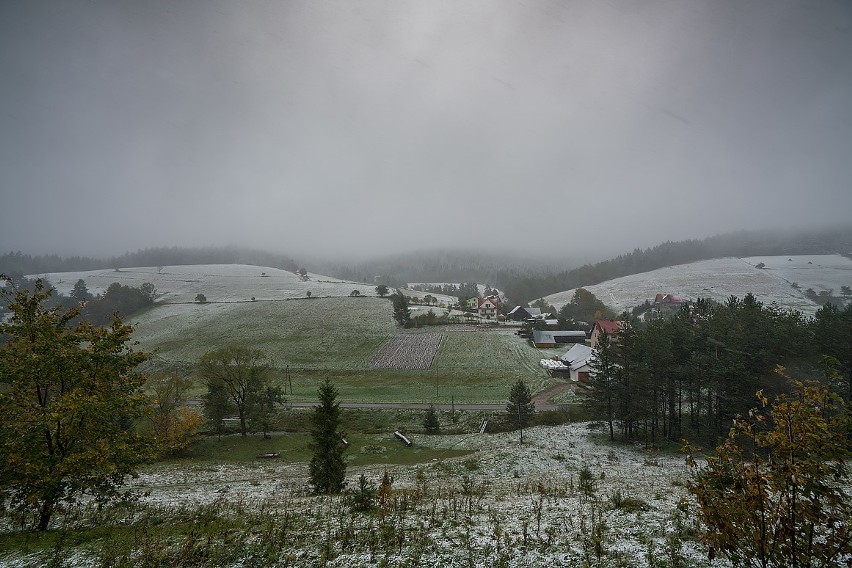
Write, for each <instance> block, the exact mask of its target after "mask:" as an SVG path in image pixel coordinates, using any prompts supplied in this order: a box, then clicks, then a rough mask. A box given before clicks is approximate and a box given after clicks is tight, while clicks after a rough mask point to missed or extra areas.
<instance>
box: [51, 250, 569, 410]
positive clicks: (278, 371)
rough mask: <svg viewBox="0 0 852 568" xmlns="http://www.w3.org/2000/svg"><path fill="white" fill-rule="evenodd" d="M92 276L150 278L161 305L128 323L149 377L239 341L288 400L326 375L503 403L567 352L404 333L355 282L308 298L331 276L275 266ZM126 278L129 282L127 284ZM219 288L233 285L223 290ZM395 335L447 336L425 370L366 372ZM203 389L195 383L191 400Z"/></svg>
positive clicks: (359, 389)
mask: <svg viewBox="0 0 852 568" xmlns="http://www.w3.org/2000/svg"><path fill="white" fill-rule="evenodd" d="M261 271H265V272H268V275H267V277H259V276H258V275H257V274H259V273H260V272H261ZM243 273H245V274H243ZM51 276H52V278H54V279H56V280H58V281H62V283H63V285H67V284H68V283H69V282H72V281H76V279H77V278H82V279H83V280H86V279H87V273H74V274H64V275H61V274H56V275H51ZM91 276H92V279H93V280H94V282H96V288H97V289H102V288H104V287H105V286H107V285H108V283H109V279H110V278H114V279H116V280H115V281H120V282H122V283H127V284H140V283H141V282H142V281H143V280H145V281H147V280H153V281H154V284H155V286H156V287H157V290H158V293H159V294H161V296H160V301H158V303H157V304H156V305H155V306H154V307H152V308H150V309H148V310H146V311H144V312H142V313H139V314H136V315H135V316H133V317H132V318H131V321H132V323H133V325H134V328H135V331H134V335H133V337H134V340H135V341H137V342H138V345H137V347H138V348H140V349H142V350H145V351H148V352H150V353H152V354H153V358H152V360H151V361H150V362H149V363H147V364H146V365H145V367H144V370H145V371H146V372H151V371H160V370H162V371H173V372H178V373H180V374H182V375H189V376H192V375H194V365H195V363H196V362H197V361H198V360H199V359H200V358H201V356H202V355H203V354H204V353H206V352H208V351H210V350H213V349H216V348H218V347H222V346H224V345H228V344H242V345H247V346H249V347H252V348H256V349H260V350H262V351H264V352H265V353H266V354H268V355H269V356H270V357H271V359H272V361H273V366H274V368H275V369H274V375H275V377H276V379H277V380H278V381H279V382H280V384H282V385H283V386H285V387H286V389H287V397H288V399H289V400H294V401H309V400H314V399H315V397H316V391H317V387H318V385H319V383H320V382H322V381H323V380H324V379H326V378H328V379H330V380H332V381H333V382H334V383H335V385H336V387H337V388H338V390H339V392H340V400H341V401H344V402H415V403H430V402H436V403H449V402H450V401H455V402H458V403H477V402H482V403H502V402H504V401H505V399H506V395H507V393H508V390H509V387H510V385H511V384H512V383H513V382H515V381H516V380H517V379H518V378H523V379H524V380H525V381H527V382H528V384H530V385H531V387H532V388H533V389H534V390H540V389H543V388H546V387H547V386H549V385H550V384H552V381H551V380H549V379H548V377H547V375H546V374H545V373H544V372H543V371H542V370H541V369H540V368H539V367H538V361H539V360H540V359H541V358H544V357H552V356H554V355H559V354H561V353H562V352H563V351H564V350H563V349H558V350H539V349H535V348H534V347H532V346H531V345H530V344H529V343H528V342H527V341H526V340H523V339H521V338H519V337H517V336H516V335H514V333H513V330H512V329H511V328H496V329H493V330H488V331H471V330H472V329H475V328H471V327H470V326H455V327H454V326H449V327H432V328H423V329H422V330H402V329H401V328H399V327H398V326H397V325H396V324H395V323H394V321H393V318H392V309H391V303H390V301H389V300H388V299H386V298H378V297H374V296H366V295H365V296H361V297H354V298H353V297H349V295H348V294H349V292H350V291H351V290H352V289H355V288H356V287H357V286H356V284H355V283H333V284H332V283H326V284H325V286H326V287H325V288H324V289H319V288H317V292H318V293H317V294H316V295H312V297H311V298H307V297H306V295H304V290H303V289H305V288H308V287H311V286H312V287H317V286H319V285H320V282H319V281H328V280H329V279H328V278H327V277H323V276H319V275H314V276H313V277H314V278H315V280H314V281H312V282H311V283H305V282H301V281H299V280H298V279H297V278H295V277H293V278H291V277H290V276H288V275H287V274H286V273H282V272H281V271H275V270H274V269H263V268H262V267H254V266H252V267H249V266H246V267H241V266H228V267H219V266H211V267H192V268H191V269H190V268H189V267H167V268H166V269H165V270H164V271H163V273H162V274H157V272H156V270H147V271H145V270H142V269H133V270H122V271H121V272H110V271H96V272H94V273H92V275H91ZM131 276H133V278H134V279H132V280H128V279H129V278H130V277H131ZM137 280H138V282H137ZM188 280H189V281H191V282H187V281H188ZM267 283H268V285H269V286H270V287H271V288H270V289H269V290H268V291H265V290H264V289H263V287H262V286H263V285H264V284H267ZM226 285H230V286H232V289H229V291H227V293H226V291H225V288H224V287H225V286H226ZM241 286H245V287H246V289H245V290H241V289H240V287H241ZM358 286H360V287H362V288H364V287H365V286H366V285H358ZM291 288H292V289H291ZM196 289H199V290H219V292H216V296H218V297H224V298H227V301H211V302H209V303H206V304H198V303H194V302H187V301H185V300H186V299H188V298H189V297H190V296H191V294H192V292H194V291H195V290H196ZM320 293H322V294H327V295H319V294H320ZM364 293H365V294H366V290H364ZM250 294H251V295H250ZM252 296H254V297H256V300H255V301H251V299H250V298H251V297H252ZM176 299H179V300H181V301H179V302H175V300H176ZM208 299H210V298H209V296H208ZM399 333H442V334H444V339H443V341H442V343H441V347H440V349H439V351H438V354H437V356H436V357H435V359H434V361H433V363H432V365H431V367H430V368H429V369H426V370H414V369H376V368H372V366H371V365H370V362H371V360H372V359H373V357H374V356H375V354H376V353H377V352H378V351H379V350H380V349H381V348H382V346H383V345H384V344H385V343H386V342H387V341H388V340H389V339H390V338H391V337H393V336H394V335H395V334H399ZM436 386H437V388H436ZM202 392H203V388H202V386H201V385H200V384H199V385H198V386H197V387H196V389H194V391H193V396H198V395H200V394H201V393H202Z"/></svg>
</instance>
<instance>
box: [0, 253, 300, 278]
mask: <svg viewBox="0 0 852 568" xmlns="http://www.w3.org/2000/svg"><path fill="white" fill-rule="evenodd" d="M179 264H253V265H258V266H270V267H273V268H281V269H282V270H290V271H295V270H296V269H297V268H298V265H297V264H296V262H295V261H294V260H293V259H292V258H290V257H287V256H284V255H280V254H272V253H268V252H263V251H258V250H252V249H244V248H237V247H203V248H184V247H161V248H149V249H141V250H137V251H136V252H128V253H125V254H123V255H121V256H114V257H111V258H91V257H83V256H71V257H67V258H65V257H61V256H58V255H43V256H32V255H28V254H23V253H21V252H20V251H18V252H9V253H7V254H3V255H0V272H5V273H6V274H9V275H12V274H21V275H22V274H42V273H45V272H72V271H81V270H101V269H104V268H129V267H136V266H170V265H179Z"/></svg>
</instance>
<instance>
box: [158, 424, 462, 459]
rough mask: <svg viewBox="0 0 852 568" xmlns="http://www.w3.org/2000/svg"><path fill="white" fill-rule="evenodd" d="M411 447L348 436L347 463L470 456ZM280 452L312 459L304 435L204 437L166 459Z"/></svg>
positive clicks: (387, 438) (384, 439) (378, 437)
mask: <svg viewBox="0 0 852 568" xmlns="http://www.w3.org/2000/svg"><path fill="white" fill-rule="evenodd" d="M412 438H414V443H413V445H412V446H411V447H408V446H406V445H405V444H403V443H402V442H400V441H399V440H397V439H396V438H395V437H394V436H393V432H389V433H387V434H383V435H379V434H372V435H365V434H355V435H352V436H347V437H346V441H347V442H349V446H348V448H347V451H346V453H345V454H344V455H345V457H346V463H347V464H348V465H351V466H365V465H373V464H388V465H413V464H418V463H423V462H431V461H433V460H441V459H448V458H455V457H459V456H464V455H467V454H470V453H472V451H471V450H454V449H435V448H431V447H429V446H427V445H422V444H420V443H418V440H417V437H415V436H412ZM271 453H280V457H279V458H276V460H275V461H276V462H282V463H304V462H308V461H310V459H311V455H312V451H311V436H310V434H307V433H276V434H273V435H272V436H271V437H270V438H266V439H264V438H263V436H260V435H256V434H255V435H250V436H246V437H245V438H243V437H242V436H240V435H239V434H230V435H227V436H222V438H221V439H219V438H218V437H216V436H205V437H204V438H201V439H198V440H196V441H195V443H193V444H192V447H191V449H190V452H189V454H188V456H187V457H185V458H178V459H173V460H169V461H168V462H166V463H173V464H209V463H257V464H261V463H264V462H265V461H266V460H264V459H259V458H258V457H257V456H258V455H261V454H271Z"/></svg>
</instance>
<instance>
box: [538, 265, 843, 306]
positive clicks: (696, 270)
mask: <svg viewBox="0 0 852 568" xmlns="http://www.w3.org/2000/svg"><path fill="white" fill-rule="evenodd" d="M759 263H763V264H764V265H765V268H756V266H757V265H758V264H759ZM794 283H795V284H798V288H795V287H793V284H794ZM849 285H852V260H850V259H848V258H845V257H843V256H840V255H802V256H756V257H747V258H720V259H715V260H704V261H700V262H693V263H689V264H680V265H677V266H669V267H666V268H659V269H657V270H652V271H650V272H643V273H640V274H633V275H630V276H624V277H621V278H615V279H613V280H608V281H606V282H602V283H600V284H595V285H593V286H585V288H586V289H587V290H588V291H590V292H591V293H593V294H594V295H595V296H597V297H598V298H600V300H601V301H603V302H604V303H605V304H606V305H607V306H609V307H611V308H613V309H614V310H615V311H616V312H621V311H623V310H629V309H631V308H633V307H634V306H636V305H638V304H641V303H642V302H644V301H645V300H652V301H653V299H654V296H655V295H656V294H658V293H664V294H667V293H671V294H677V295H679V296H681V297H683V298H686V299H690V300H695V299H697V298H709V299H712V300H716V301H719V302H723V301H725V300H726V299H727V298H728V297H730V296H731V295H734V296H738V297H743V296H745V295H746V294H748V293H752V294H753V295H754V296H755V297H756V298H757V299H758V300H759V301H761V302H763V303H766V304H769V303H772V302H775V303H776V304H778V305H779V306H780V307H782V308H786V309H792V310H798V311H800V312H802V313H803V314H804V315H808V316H809V315H813V314H814V313H815V312H816V311H817V310H818V309H819V305H818V304H816V303H815V302H813V301H811V300H809V299H808V298H806V297H805V294H804V291H805V290H807V289H808V288H811V289H813V290H814V291H816V292H817V293H819V292H820V291H827V290H834V291H835V293H838V292H839V289H840V287H841V286H849ZM573 295H574V289H572V290H566V291H564V292H559V293H556V294H551V295H549V296H545V297H544V299H545V300H546V301H547V302H549V303H550V304H552V305H553V306H554V307H556V308H557V309H558V308H560V307H562V306H563V305H565V304H567V303H568V302H570V301H571V298H572V297H573Z"/></svg>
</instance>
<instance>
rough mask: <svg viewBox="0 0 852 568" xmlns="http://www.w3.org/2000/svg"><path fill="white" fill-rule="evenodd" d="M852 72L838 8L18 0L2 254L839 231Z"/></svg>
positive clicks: (582, 244)
mask: <svg viewBox="0 0 852 568" xmlns="http://www.w3.org/2000/svg"><path fill="white" fill-rule="evenodd" d="M850 53H852V4H850V3H849V2H818V3H814V2H809V1H807V0H777V1H772V2H752V3H743V2H741V1H740V0H719V1H713V2H707V1H703V0H684V1H679V2H669V1H667V0H649V1H645V2H641V3H635V2H623V1H621V0H603V1H601V0H547V1H543V2H531V3H530V2H515V1H511V0H497V1H494V2H476V3H475V2H457V1H455V0H436V1H430V2H421V1H415V0H402V1H398V0H393V1H391V0H365V1H362V2H356V3H336V2H330V1H327V0H320V1H314V0H310V1H308V0H293V1H288V2H264V1H261V0H247V1H245V2H230V1H228V0H187V1H185V2H180V3H175V2H168V1H165V0H155V1H150V2H114V1H108V0H64V1H61V2H60V1H58V0H56V1H51V0H48V1H44V2H3V3H0V77H3V80H2V81H0V109H2V111H0V197H2V206H0V246H2V249H3V250H5V251H8V250H13V251H16V250H21V251H24V252H26V253H29V254H48V253H50V254H59V255H63V256H68V255H87V256H96V257H103V258H106V257H111V256H117V255H120V254H123V253H124V252H125V251H128V250H136V249H139V248H142V249H145V248H151V247H162V246H174V245H177V246H182V247H200V246H222V245H235V246H239V247H251V248H260V249H263V250H268V251H273V252H276V253H282V254H287V255H291V256H292V257H293V258H296V259H309V258H317V257H323V258H333V259H337V261H338V262H341V263H344V262H358V261H363V260H366V259H369V258H375V257H376V256H380V255H385V254H387V255H391V254H397V253H401V252H405V251H409V250H420V249H424V248H432V247H438V248H441V249H445V248H461V249H464V250H467V249H476V250H487V251H490V252H498V253H504V252H509V253H521V254H524V255H532V254H535V255H537V256H545V257H549V258H550V259H554V258H556V259H560V260H561V259H569V260H570V259H575V260H576V261H577V263H583V262H591V261H595V260H598V259H601V258H607V257H610V256H613V255H616V254H619V253H621V252H623V251H627V250H633V249H635V248H637V247H638V248H645V247H649V246H654V245H656V244H657V243H660V242H664V241H666V240H673V241H676V240H682V239H686V238H703V237H706V236H710V235H714V234H718V233H723V232H728V231H732V230H740V229H764V228H772V227H800V228H809V227H814V226H819V225H822V224H826V223H827V224H831V223H836V222H842V221H846V220H847V218H848V212H849V211H850V210H852V192H850V191H849V183H848V182H849V179H850V167H852V165H851V164H852V160H850V153H849V149H850V148H852V105H849V104H848V101H849V100H852V67H850V58H849V54H850ZM565 264H566V265H568V264H570V263H568V262H566V263H565ZM566 267H567V266H566Z"/></svg>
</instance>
